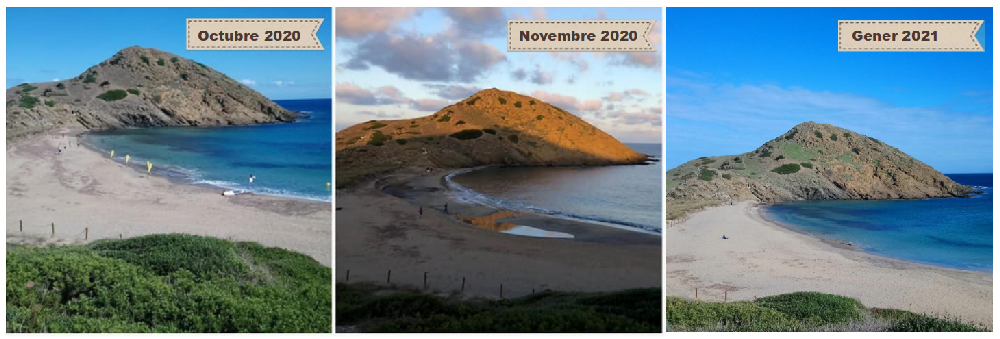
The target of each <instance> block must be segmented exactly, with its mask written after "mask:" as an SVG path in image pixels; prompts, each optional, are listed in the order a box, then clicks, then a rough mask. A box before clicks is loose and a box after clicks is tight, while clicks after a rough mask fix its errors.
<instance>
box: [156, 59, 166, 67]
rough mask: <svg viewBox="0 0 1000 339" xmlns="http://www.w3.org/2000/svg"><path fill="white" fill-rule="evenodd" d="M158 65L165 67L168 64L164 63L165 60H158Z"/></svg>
mask: <svg viewBox="0 0 1000 339" xmlns="http://www.w3.org/2000/svg"><path fill="white" fill-rule="evenodd" d="M156 64H157V65H160V66H163V65H166V64H167V63H166V62H165V61H163V59H159V60H156Z"/></svg>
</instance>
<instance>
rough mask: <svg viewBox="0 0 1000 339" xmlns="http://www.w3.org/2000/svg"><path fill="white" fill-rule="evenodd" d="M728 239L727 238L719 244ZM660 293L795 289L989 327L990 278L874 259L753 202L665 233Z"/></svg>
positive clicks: (741, 296) (731, 295) (699, 216)
mask: <svg viewBox="0 0 1000 339" xmlns="http://www.w3.org/2000/svg"><path fill="white" fill-rule="evenodd" d="M723 235H726V236H727V237H728V238H729V239H726V240H724V239H722V236H723ZM663 236H664V237H665V238H666V239H665V242H666V247H665V255H666V285H665V286H664V293H665V294H666V295H668V296H676V297H682V298H688V299H694V298H695V289H696V288H697V289H698V299H699V300H705V301H723V299H724V298H726V294H727V293H728V300H730V301H733V300H753V299H754V298H755V297H763V296H770V295H776V294H782V293H790V292H796V291H816V292H822V293H830V294H837V295H843V296H848V297H851V298H855V299H857V300H859V301H861V303H863V304H864V305H865V306H867V307H879V308H896V309H902V310H908V311H912V312H917V313H926V314H930V315H937V316H950V317H958V318H960V319H961V320H963V321H966V322H973V323H982V324H984V325H986V326H988V327H989V328H992V327H993V275H992V274H990V273H979V272H970V271H960V270H952V269H944V268H938V267H935V266H930V265H923V264H918V263H911V262H906V261H901V260H896V259H891V258H885V257H879V256H875V255H871V254H868V253H865V252H863V251H860V250H857V249H855V248H853V247H850V246H844V245H841V244H838V243H837V242H835V241H824V240H821V239H818V238H814V237H811V236H808V235H805V234H801V233H798V232H794V231H792V230H789V229H786V228H784V227H782V226H780V225H777V224H775V223H773V222H771V221H769V220H766V219H765V218H764V217H762V216H761V214H760V207H759V206H758V205H757V204H756V203H754V202H748V201H744V202H740V203H737V204H735V205H732V206H717V207H711V208H708V209H706V210H703V211H701V212H698V213H695V214H693V215H692V216H691V217H690V218H688V219H687V220H684V221H682V222H680V223H678V224H676V225H673V226H671V227H668V228H667V229H665V230H664V232H663Z"/></svg>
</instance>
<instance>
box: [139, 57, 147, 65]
mask: <svg viewBox="0 0 1000 339" xmlns="http://www.w3.org/2000/svg"><path fill="white" fill-rule="evenodd" d="M139 59H142V62H143V63H144V64H146V65H147V66H149V57H147V56H145V55H143V56H141V57H139Z"/></svg>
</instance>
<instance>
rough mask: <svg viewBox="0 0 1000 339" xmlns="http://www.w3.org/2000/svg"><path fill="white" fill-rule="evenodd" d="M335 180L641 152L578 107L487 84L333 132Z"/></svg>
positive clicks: (617, 159)
mask: <svg viewBox="0 0 1000 339" xmlns="http://www.w3.org/2000/svg"><path fill="white" fill-rule="evenodd" d="M336 138H337V140H336V150H337V157H336V158H337V186H338V187H342V186H343V185H346V184H348V183H350V182H352V181H354V180H355V179H357V178H360V177H366V176H371V175H375V174H378V173H384V172H389V171H392V170H395V169H399V168H403V167H411V166H412V167H419V168H424V167H434V168H463V167H475V166H482V165H508V166H568V165H615V164H643V163H645V162H646V161H647V160H648V159H647V156H646V155H645V154H641V153H638V152H636V151H633V150H632V149H630V148H628V146H625V145H624V144H622V143H621V142H619V141H618V140H616V139H615V138H614V137H612V136H610V135H608V134H607V133H605V132H603V131H601V130H599V129H598V128H597V127H594V126H593V125H591V124H589V123H587V122H586V121H583V119H580V118H578V117H577V116H576V115H573V114H571V113H568V112H566V111H564V110H562V109H560V108H558V107H555V106H552V105H549V104H547V103H545V102H542V101H541V100H538V99H535V98H532V97H528V96H524V95H520V94H517V93H514V92H507V91H501V90H497V89H487V90H483V91H480V92H479V93H476V94H473V95H472V96H470V97H469V98H466V99H464V100H462V101H459V102H456V103H454V104H452V105H449V106H447V107H444V108H442V109H441V110H440V111H438V112H437V113H434V114H432V115H428V116H424V117H420V118H416V119H407V120H372V121H369V122H366V123H362V124H358V125H355V126H351V127H349V128H347V129H344V130H343V131H340V132H337V135H336Z"/></svg>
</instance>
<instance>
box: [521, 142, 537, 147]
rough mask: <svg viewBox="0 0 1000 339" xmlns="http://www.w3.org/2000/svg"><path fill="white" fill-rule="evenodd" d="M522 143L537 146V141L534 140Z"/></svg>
mask: <svg viewBox="0 0 1000 339" xmlns="http://www.w3.org/2000/svg"><path fill="white" fill-rule="evenodd" d="M524 143H525V144H528V146H531V147H538V143H537V142H534V141H525V142H524Z"/></svg>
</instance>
